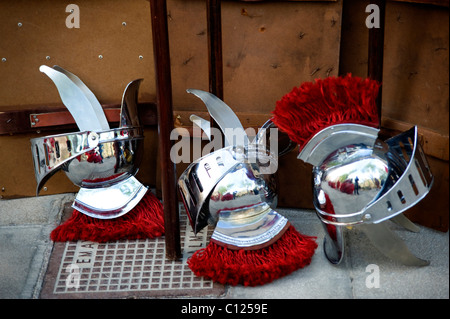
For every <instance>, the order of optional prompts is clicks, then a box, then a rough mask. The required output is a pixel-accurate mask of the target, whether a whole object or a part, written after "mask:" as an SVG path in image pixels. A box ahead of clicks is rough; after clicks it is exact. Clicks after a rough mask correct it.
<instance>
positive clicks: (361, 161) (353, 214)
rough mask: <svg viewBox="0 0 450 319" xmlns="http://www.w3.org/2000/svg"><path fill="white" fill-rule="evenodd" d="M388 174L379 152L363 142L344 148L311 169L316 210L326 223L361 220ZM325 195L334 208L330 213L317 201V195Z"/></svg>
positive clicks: (386, 165)
mask: <svg viewBox="0 0 450 319" xmlns="http://www.w3.org/2000/svg"><path fill="white" fill-rule="evenodd" d="M378 143H381V142H378ZM388 173H389V167H388V162H387V160H386V158H385V156H384V154H383V153H382V152H373V149H372V148H370V147H367V146H366V145H363V144H359V145H349V146H347V147H343V148H341V149H339V150H337V151H335V152H333V153H332V154H331V155H330V156H329V157H328V158H327V159H326V160H325V161H324V162H323V163H322V165H320V167H315V168H314V170H313V178H314V197H313V198H314V201H315V206H316V209H317V210H318V212H319V214H320V216H321V217H322V218H323V219H324V221H325V222H326V223H330V224H335V225H352V224H357V223H362V222H363V218H364V211H365V208H366V206H367V204H368V203H370V202H372V201H373V200H374V199H375V198H376V197H377V196H378V194H379V193H381V192H382V190H383V187H384V186H385V184H386V181H387V178H388ZM322 193H323V194H322ZM325 197H327V200H329V201H330V205H332V207H333V212H331V213H330V212H327V211H325V210H323V209H321V206H323V205H324V204H321V203H318V198H325Z"/></svg>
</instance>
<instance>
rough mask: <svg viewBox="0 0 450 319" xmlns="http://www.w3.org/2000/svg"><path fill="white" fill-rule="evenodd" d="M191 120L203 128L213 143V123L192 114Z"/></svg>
mask: <svg viewBox="0 0 450 319" xmlns="http://www.w3.org/2000/svg"><path fill="white" fill-rule="evenodd" d="M189 119H190V120H191V122H192V123H194V124H195V125H197V126H198V127H199V128H201V129H202V131H203V132H205V134H206V136H208V139H209V140H210V141H211V123H210V122H209V121H207V120H205V119H204V118H201V117H200V116H197V115H195V114H192V115H191V116H190V117H189Z"/></svg>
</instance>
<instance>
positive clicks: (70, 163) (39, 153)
mask: <svg viewBox="0 0 450 319" xmlns="http://www.w3.org/2000/svg"><path fill="white" fill-rule="evenodd" d="M31 152H32V154H33V163H34V169H35V177H36V180H37V183H38V185H37V189H36V193H37V194H39V191H40V190H41V188H42V187H43V185H44V184H45V182H46V181H47V180H48V179H49V178H50V177H51V176H52V175H53V174H54V173H55V172H56V171H58V170H59V169H62V170H63V171H64V172H65V173H66V175H67V177H68V178H69V179H70V180H71V181H72V182H73V183H74V184H75V185H77V186H80V187H88V188H92V187H105V186H107V185H110V184H112V183H113V182H114V181H117V179H124V178H126V177H128V176H129V175H134V174H135V173H136V172H137V170H138V168H139V165H140V162H141V160H142V154H143V135H142V130H141V129H140V128H132V129H126V128H117V129H112V130H110V131H106V132H77V133H69V134H59V135H51V136H45V137H39V138H34V139H31Z"/></svg>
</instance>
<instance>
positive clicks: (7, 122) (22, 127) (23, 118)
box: [0, 103, 157, 135]
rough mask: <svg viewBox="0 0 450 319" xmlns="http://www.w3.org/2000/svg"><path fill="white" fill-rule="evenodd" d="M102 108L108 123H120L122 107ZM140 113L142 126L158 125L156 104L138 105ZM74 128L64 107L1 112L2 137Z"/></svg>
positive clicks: (114, 105)
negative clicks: (4, 135)
mask: <svg viewBox="0 0 450 319" xmlns="http://www.w3.org/2000/svg"><path fill="white" fill-rule="evenodd" d="M102 108H103V110H104V112H105V115H106V118H107V119H108V122H110V123H118V122H119V115H120V105H118V104H106V105H102ZM138 111H139V118H140V121H141V123H142V125H144V126H154V125H156V124H157V118H156V105H155V104H154V103H138ZM36 119H38V121H36ZM33 123H34V124H33ZM72 128H76V125H75V121H74V119H73V117H72V115H70V113H69V111H67V109H66V108H65V107H64V106H52V107H50V106H45V105H39V106H36V105H35V106H33V107H30V108H27V109H18V110H15V111H6V112H0V135H2V134H21V133H31V132H36V131H37V130H39V131H41V132H43V131H54V130H60V129H72Z"/></svg>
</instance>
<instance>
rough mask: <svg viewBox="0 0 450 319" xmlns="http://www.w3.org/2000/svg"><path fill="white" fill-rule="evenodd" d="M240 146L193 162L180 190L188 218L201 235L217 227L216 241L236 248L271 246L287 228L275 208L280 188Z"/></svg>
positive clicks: (285, 221) (271, 176)
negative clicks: (274, 239)
mask: <svg viewBox="0 0 450 319" xmlns="http://www.w3.org/2000/svg"><path fill="white" fill-rule="evenodd" d="M250 157H251V156H249V155H248V154H246V151H245V150H244V149H243V148H240V147H231V146H230V147H227V148H223V149H221V150H219V151H216V152H213V153H211V154H209V155H207V156H205V157H203V158H201V159H199V160H198V161H196V162H194V163H192V164H191V165H190V166H189V167H188V169H186V170H185V171H184V172H183V174H182V175H181V176H180V179H179V181H178V186H179V189H180V194H181V198H182V199H183V203H184V204H185V207H186V210H187V212H188V216H189V219H190V222H191V225H192V228H193V229H194V232H195V233H197V232H199V231H200V230H201V229H202V228H203V227H205V226H206V225H208V224H209V225H215V226H216V228H215V230H214V233H213V235H212V239H214V240H215V241H216V242H220V243H221V244H222V245H226V246H227V247H230V248H236V247H238V248H244V247H253V249H254V247H255V246H257V245H264V244H268V243H269V242H270V241H271V240H273V238H274V237H275V236H276V235H277V234H279V233H280V232H281V231H282V230H283V229H284V227H285V226H286V224H287V220H286V219H285V218H284V217H282V216H280V215H279V214H278V213H277V212H275V211H274V210H273V209H274V208H275V207H276V205H277V198H278V196H277V183H276V180H275V176H274V175H273V174H261V172H260V169H259V165H258V164H257V163H252V162H248V159H249V158H250Z"/></svg>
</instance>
